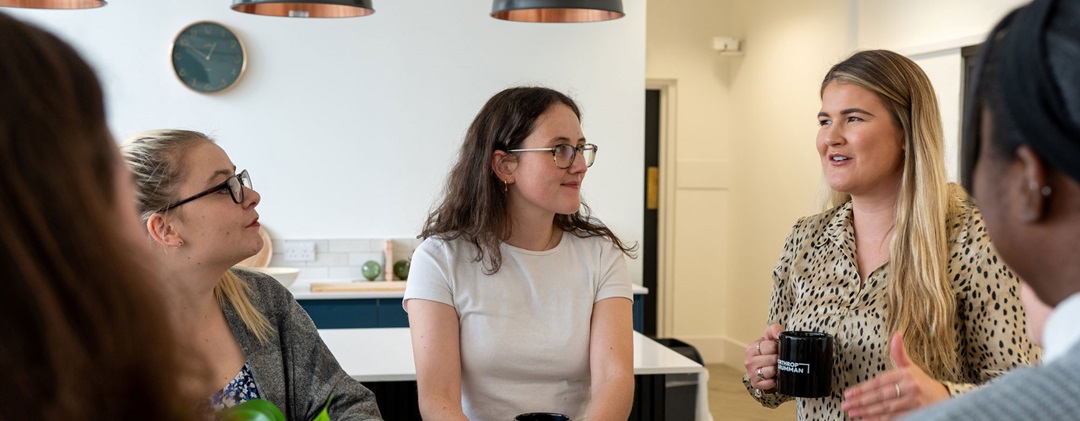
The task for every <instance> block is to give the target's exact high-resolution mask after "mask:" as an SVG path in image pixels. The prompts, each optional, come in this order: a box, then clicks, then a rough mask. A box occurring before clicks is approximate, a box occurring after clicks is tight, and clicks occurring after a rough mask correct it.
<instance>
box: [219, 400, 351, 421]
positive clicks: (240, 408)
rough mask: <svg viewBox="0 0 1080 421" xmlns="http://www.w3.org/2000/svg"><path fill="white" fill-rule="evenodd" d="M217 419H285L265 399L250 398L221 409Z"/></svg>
mask: <svg viewBox="0 0 1080 421" xmlns="http://www.w3.org/2000/svg"><path fill="white" fill-rule="evenodd" d="M217 419H218V421H286V420H285V414H282V413H281V410H280V409H278V407H277V406H274V404H272V403H270V401H268V400H266V399H252V400H250V401H246V402H243V403H241V404H239V405H236V406H234V407H231V408H226V409H224V410H222V411H221V413H220V415H219V416H218V418H217ZM327 420H329V418H327Z"/></svg>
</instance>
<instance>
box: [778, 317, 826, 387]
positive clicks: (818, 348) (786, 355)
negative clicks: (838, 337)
mask: <svg viewBox="0 0 1080 421" xmlns="http://www.w3.org/2000/svg"><path fill="white" fill-rule="evenodd" d="M832 365H833V337H832V335H830V334H828V333H821V332H805V331H785V332H780V356H779V359H778V360H777V361H776V391H777V392H780V393H782V394H785V395H788V396H795V397H800V398H820V397H825V396H829V395H830V394H831V393H832Z"/></svg>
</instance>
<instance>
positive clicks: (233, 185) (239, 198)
mask: <svg viewBox="0 0 1080 421" xmlns="http://www.w3.org/2000/svg"><path fill="white" fill-rule="evenodd" d="M244 187H247V188H249V189H250V188H251V176H250V175H248V171H247V170H243V171H240V174H236V175H234V176H231V177H229V178H227V179H225V181H222V182H221V184H218V185H216V186H214V187H211V188H208V189H206V190H203V191H201V192H199V193H196V194H195V195H194V196H191V197H189V198H187V199H184V200H181V201H179V202H176V203H173V204H171V205H169V206H166V207H163V208H161V210H159V211H158V212H166V211H168V210H170V209H174V208H176V207H177V206H180V205H183V204H185V203H187V202H190V201H192V200H195V199H198V198H200V197H203V196H208V195H211V194H214V193H217V192H219V191H222V190H228V191H229V195H231V196H232V200H233V202H235V203H236V204H240V203H243V202H244Z"/></svg>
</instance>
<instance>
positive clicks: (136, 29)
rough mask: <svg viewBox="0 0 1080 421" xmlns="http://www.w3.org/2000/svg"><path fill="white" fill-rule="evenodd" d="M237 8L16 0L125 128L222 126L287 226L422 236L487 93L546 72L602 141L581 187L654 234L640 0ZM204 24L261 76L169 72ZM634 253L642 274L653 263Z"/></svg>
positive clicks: (267, 211)
mask: <svg viewBox="0 0 1080 421" xmlns="http://www.w3.org/2000/svg"><path fill="white" fill-rule="evenodd" d="M230 3H231V2H229V1H225V0H154V1H147V0H112V1H110V2H109V5H108V6H106V7H104V8H100V9H94V10H76V11H56V10H45V11H42V10H23V9H4V11H5V12H8V13H11V14H12V15H15V16H17V17H21V18H24V19H26V20H29V21H34V22H37V23H39V24H40V25H41V26H44V27H46V28H48V29H51V30H53V31H55V32H56V33H57V34H58V35H60V36H61V37H62V38H65V39H66V40H68V41H69V42H71V43H72V44H74V45H75V46H76V48H77V49H78V50H79V51H80V52H81V53H82V54H83V55H84V56H85V57H86V58H87V59H88V60H89V61H90V62H91V63H92V64H93V65H94V66H95V67H96V68H97V70H98V72H99V76H100V77H101V79H102V81H103V83H104V85H105V90H106V95H107V105H108V110H109V123H110V127H111V128H112V129H113V130H114V133H116V135H117V136H118V137H119V138H123V137H125V136H127V135H129V134H132V133H134V132H137V131H140V130H145V129H154V128H166V127H177V128H188V129H194V130H199V131H205V132H208V133H209V134H211V135H212V136H214V137H216V138H217V139H218V140H219V142H220V144H221V145H222V146H223V147H224V148H225V150H226V151H227V152H229V154H230V156H231V157H232V159H233V161H234V162H235V163H236V165H237V166H238V167H239V168H247V169H249V170H250V171H251V173H252V179H253V180H254V184H255V187H256V188H257V189H258V190H259V192H260V193H262V195H263V202H262V204H260V206H259V211H260V214H261V221H262V222H263V223H264V224H265V226H267V227H268V229H269V230H270V231H271V233H272V235H273V236H274V237H275V238H286V239H288V238H331V239H332V238H400V237H411V236H415V235H416V234H417V233H418V232H419V228H420V226H421V224H422V222H423V220H424V217H425V215H426V212H427V211H428V209H429V207H430V206H431V205H432V203H433V200H434V199H435V197H436V196H437V195H438V194H439V192H440V190H441V188H442V183H443V180H444V176H445V173H446V171H447V170H448V168H449V166H450V164H451V162H452V160H453V157H454V155H455V154H456V150H457V147H458V146H459V144H460V142H461V136H462V135H463V134H464V131H465V129H466V127H467V126H468V124H469V122H470V121H471V120H472V117H473V116H474V115H475V114H476V112H477V111H478V110H479V109H480V107H481V105H483V103H484V101H486V100H487V98H489V97H490V96H491V95H492V94H494V93H495V92H497V91H499V90H501V89H503V88H506V87H509V86H512V85H519V84H539V85H544V86H548V87H551V88H555V89H559V90H562V91H564V92H566V93H568V94H570V95H571V96H572V97H573V98H574V99H575V100H577V101H578V103H579V105H580V106H581V107H582V109H583V113H584V118H583V126H584V132H585V136H586V137H587V138H588V139H589V140H590V141H592V142H593V143H596V144H597V145H599V146H600V151H601V152H600V154H599V156H598V159H597V161H596V164H595V165H594V166H593V167H592V168H591V169H590V171H589V174H588V177H586V183H585V185H584V188H583V195H584V196H585V198H586V199H587V201H588V202H589V203H590V205H591V206H592V207H593V209H594V211H595V214H596V215H597V216H599V217H600V218H601V219H602V220H603V221H604V222H606V223H607V224H608V225H609V226H611V228H612V229H613V230H614V231H615V232H616V233H617V234H619V235H620V236H622V237H623V238H624V239H626V240H629V241H639V240H640V239H641V236H642V228H641V227H642V212H641V211H640V209H641V201H642V196H643V192H642V188H641V183H640V182H639V180H641V179H642V169H641V165H640V163H641V162H642V159H643V144H644V143H643V142H644V140H643V135H642V127H643V125H644V123H643V114H644V100H643V95H642V92H643V89H644V73H645V72H644V67H645V52H644V47H645V2H644V0H641V1H637V0H629V1H626V2H625V8H626V17H624V18H622V19H618V20H615V21H608V22H601V23H590V24H525V23H516V22H506V21H501V20H497V19H493V18H491V17H489V16H488V13H490V7H491V2H490V1H488V0H468V1H462V0H457V1H393V0H375V2H374V3H375V8H376V13H375V14H374V15H371V16H368V17H362V18H352V19H310V20H304V19H288V18H277V17H265V16H254V15H249V14H244V13H239V12H234V11H232V10H231V9H229V7H228V5H229V4H230ZM199 20H213V21H217V22H219V23H222V24H225V25H227V26H229V27H231V28H232V29H233V30H234V31H235V32H237V34H238V35H239V36H240V37H241V38H242V39H243V41H244V42H245V44H246V46H247V50H248V54H249V56H250V61H249V64H248V69H247V73H246V74H245V76H244V77H243V79H242V80H241V81H240V82H239V84H238V85H237V86H236V87H235V88H234V89H232V90H231V91H228V92H226V93H223V94H219V95H204V94H198V93H194V92H192V91H190V90H188V89H187V88H186V87H184V86H183V85H182V84H181V83H180V82H179V81H177V79H176V77H175V76H174V75H173V73H172V70H171V66H170V60H169V54H170V48H171V42H172V40H173V38H174V37H175V35H176V33H177V32H178V31H180V29H182V28H183V27H184V26H186V25H188V24H190V23H192V22H195V21H199ZM628 180H631V181H632V182H627V181H628ZM630 264H631V270H632V272H633V274H634V279H635V282H638V283H640V279H641V275H640V273H641V264H640V262H637V261H633V262H631V263H630Z"/></svg>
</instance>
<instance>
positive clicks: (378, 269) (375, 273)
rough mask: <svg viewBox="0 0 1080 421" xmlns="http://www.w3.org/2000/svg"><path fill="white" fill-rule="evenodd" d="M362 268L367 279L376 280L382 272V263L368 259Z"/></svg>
mask: <svg viewBox="0 0 1080 421" xmlns="http://www.w3.org/2000/svg"><path fill="white" fill-rule="evenodd" d="M360 270H361V272H362V273H363V274H364V277H365V278H367V280H369V281H374V280H375V278H378V277H379V274H381V273H382V265H380V264H379V262H376V261H374V260H368V261H366V262H364V265H363V266H361V267H360Z"/></svg>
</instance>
